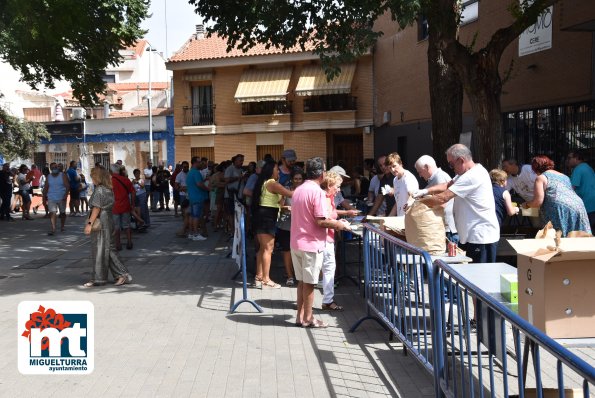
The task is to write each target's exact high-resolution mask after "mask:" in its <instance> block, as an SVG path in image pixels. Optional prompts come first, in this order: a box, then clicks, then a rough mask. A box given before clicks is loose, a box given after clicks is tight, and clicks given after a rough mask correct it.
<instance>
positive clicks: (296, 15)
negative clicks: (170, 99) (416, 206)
mask: <svg viewBox="0 0 595 398" xmlns="http://www.w3.org/2000/svg"><path fill="white" fill-rule="evenodd" d="M556 1H557V0H535V1H532V0H520V2H519V1H518V0H510V3H509V4H510V5H509V10H510V11H511V14H512V16H513V22H512V23H511V24H510V25H509V26H507V27H503V28H501V29H499V30H498V31H497V32H496V33H495V34H494V35H493V36H492V38H491V39H490V40H489V42H488V44H487V45H486V46H485V47H482V48H480V49H477V50H474V49H473V48H472V47H471V46H468V45H465V44H463V43H461V42H460V41H459V36H458V33H459V31H458V26H459V22H460V16H461V11H462V10H461V1H460V0H339V1H328V0H312V1H309V2H301V1H298V2H296V1H289V0H284V1H277V0H250V1H247V2H246V1H244V0H200V1H199V0H190V3H191V4H193V5H195V7H196V12H197V13H198V14H199V15H201V16H202V17H203V18H204V19H205V21H206V22H207V23H212V25H210V26H209V28H208V29H209V32H217V33H218V34H220V35H222V36H224V37H226V38H227V40H228V45H229V47H230V48H231V47H238V48H240V49H245V50H247V49H249V48H250V47H252V46H253V45H255V44H256V43H264V44H267V45H271V46H276V47H281V48H290V47H292V46H294V45H296V44H298V45H300V46H302V48H305V44H306V43H312V44H313V45H314V52H315V53H317V54H318V55H319V56H320V58H321V60H322V63H323V65H324V66H325V68H327V74H328V75H329V76H332V75H333V74H335V73H337V69H338V66H337V65H339V64H340V63H341V62H346V61H351V60H353V59H355V58H357V57H358V56H361V55H363V54H365V53H367V52H368V51H369V49H370V48H371V47H372V46H373V45H374V43H375V41H376V39H377V38H378V37H379V36H380V35H382V32H379V31H375V30H374V27H373V25H374V21H376V20H377V19H378V18H379V17H380V16H382V15H384V14H385V13H388V14H389V15H390V16H391V17H392V19H393V20H394V21H396V22H397V23H398V24H399V25H400V26H401V27H405V26H407V25H410V24H412V23H413V22H414V21H415V20H416V19H417V18H418V17H419V16H421V15H425V16H426V17H427V19H428V24H429V40H428V66H429V83H430V90H429V92H430V103H431V111H432V136H433V137H432V138H433V152H434V155H435V156H440V157H439V160H440V159H442V156H441V155H442V153H443V152H444V149H446V146H448V145H449V144H452V143H453V142H456V141H458V137H459V134H460V132H461V126H462V123H461V110H462V89H463V88H464V91H465V93H466V94H467V95H468V97H469V99H470V101H471V103H472V110H473V116H474V119H475V127H476V128H475V130H474V133H475V142H476V143H477V144H478V145H477V147H476V153H475V155H476V156H475V157H476V158H477V159H478V160H479V161H481V162H482V163H485V164H486V165H487V166H488V167H492V166H494V165H496V164H497V163H499V160H500V157H501V156H502V144H503V139H502V118H501V113H500V94H501V88H502V79H501V77H500V75H499V72H498V65H499V62H500V58H501V56H502V53H503V51H504V49H505V48H506V47H507V46H508V45H509V44H510V43H511V42H512V41H513V40H514V39H515V38H516V37H517V36H518V35H519V34H520V33H521V32H522V31H523V30H525V29H526V28H527V27H529V26H530V25H531V24H532V23H534V22H535V20H536V18H537V16H538V15H539V14H540V13H541V12H542V11H543V10H544V9H545V8H546V7H548V6H549V5H551V4H553V3H555V2H556Z"/></svg>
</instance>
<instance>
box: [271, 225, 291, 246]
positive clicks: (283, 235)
mask: <svg viewBox="0 0 595 398" xmlns="http://www.w3.org/2000/svg"><path fill="white" fill-rule="evenodd" d="M290 237H291V235H290V233H289V231H287V230H284V229H277V235H275V241H276V242H277V243H279V247H280V248H281V251H282V252H288V251H290V250H291V247H290V245H289V239H290Z"/></svg>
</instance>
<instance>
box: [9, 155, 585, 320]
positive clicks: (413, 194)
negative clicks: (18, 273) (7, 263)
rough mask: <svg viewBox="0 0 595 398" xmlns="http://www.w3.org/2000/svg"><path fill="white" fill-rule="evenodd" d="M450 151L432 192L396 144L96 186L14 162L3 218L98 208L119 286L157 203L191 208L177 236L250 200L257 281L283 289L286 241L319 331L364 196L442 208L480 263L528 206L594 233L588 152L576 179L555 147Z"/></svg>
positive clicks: (104, 178)
mask: <svg viewBox="0 0 595 398" xmlns="http://www.w3.org/2000/svg"><path fill="white" fill-rule="evenodd" d="M446 159H447V162H448V165H449V167H450V169H451V170H452V172H453V173H454V177H452V178H451V176H450V175H449V174H448V173H447V172H445V171H444V170H442V169H440V168H439V167H437V165H436V161H435V160H434V159H433V158H432V157H431V156H429V155H424V156H421V157H420V158H419V159H418V160H417V161H416V162H415V164H414V168H415V171H416V172H417V174H418V176H419V177H420V180H422V181H425V182H426V186H425V187H424V188H421V189H420V186H419V183H418V180H417V178H416V177H415V176H414V175H413V173H411V172H410V171H409V170H407V169H405V167H404V165H403V162H402V159H401V157H400V156H399V154H398V153H396V152H393V153H390V154H386V155H384V154H383V155H381V156H378V157H377V158H376V163H375V164H373V162H366V163H365V168H363V167H359V166H358V167H355V168H354V169H353V172H351V173H350V174H351V177H350V176H349V175H348V173H347V172H346V171H345V168H344V167H343V166H342V165H340V164H339V165H335V166H333V167H331V168H330V169H329V170H328V171H327V165H326V164H325V162H324V160H323V159H321V158H318V157H314V158H310V159H308V160H306V161H305V162H298V161H297V160H298V158H297V154H296V151H295V150H292V149H287V150H285V151H284V152H283V154H282V156H281V157H280V158H279V159H278V160H275V159H273V158H272V156H270V155H267V156H266V157H265V158H264V159H262V160H258V161H257V162H251V163H250V164H249V165H248V166H246V167H245V166H244V156H243V155H242V154H237V155H235V156H234V157H232V158H231V159H230V160H228V161H224V162H221V163H219V164H215V163H214V162H212V161H210V160H209V159H207V158H205V157H193V158H192V159H191V160H190V161H189V162H188V161H183V162H180V163H179V164H178V165H176V167H175V169H173V168H172V169H171V170H170V168H171V167H170V168H166V167H165V166H164V165H159V166H153V164H152V162H150V161H149V162H147V165H146V168H137V169H134V171H133V177H132V178H131V179H130V178H128V176H127V174H126V168H125V167H124V166H123V165H122V164H121V162H118V163H115V164H113V165H111V166H110V169H109V170H106V169H105V168H103V167H102V166H101V165H98V164H97V165H96V167H95V168H93V169H92V172H91V181H89V183H88V182H87V181H86V180H85V177H84V176H83V175H82V174H80V173H79V172H78V171H77V167H76V166H77V165H76V162H74V161H73V162H71V163H70V164H69V167H68V168H67V169H66V170H64V166H62V165H60V164H57V163H51V164H50V165H48V167H46V169H47V170H43V171H40V170H39V169H38V168H37V167H36V166H35V165H33V166H32V167H31V169H29V168H28V167H27V166H26V165H21V166H20V167H19V168H18V169H11V168H10V165H9V164H7V163H6V164H4V165H3V166H2V169H1V170H0V199H1V200H2V204H1V206H0V219H3V220H13V219H14V218H13V216H12V215H11V214H14V213H13V211H14V203H15V199H14V198H15V196H17V195H18V203H19V206H20V209H21V212H22V218H23V220H29V219H31V211H33V212H36V211H37V209H38V208H39V207H41V206H43V207H44V208H45V210H46V214H47V217H48V218H49V221H50V230H49V232H48V234H49V235H54V234H56V233H57V231H64V230H65V226H66V210H67V204H68V207H69V209H70V215H71V216H81V215H83V216H84V215H86V216H87V223H86V225H85V230H84V231H85V234H88V235H90V236H91V240H92V256H93V277H92V279H91V280H90V281H89V282H87V283H85V285H84V286H85V287H94V286H102V285H105V284H106V283H107V277H108V273H109V272H110V271H111V273H112V276H113V278H114V283H115V284H116V285H118V286H119V285H123V284H126V283H130V282H131V280H132V278H131V276H130V273H129V272H128V270H127V269H126V267H125V266H124V264H123V263H122V261H121V259H120V257H119V254H118V252H119V251H120V250H122V243H123V241H124V242H125V246H126V248H127V249H132V248H133V241H132V225H135V226H136V229H137V230H139V231H143V230H145V229H146V228H148V227H150V225H151V211H153V212H158V211H166V212H167V211H169V210H170V206H171V207H173V210H174V211H173V216H174V217H178V216H181V228H180V230H179V231H178V232H177V235H178V236H180V237H185V238H188V239H191V240H193V241H205V240H207V239H208V237H209V226H210V228H211V229H212V230H213V231H214V232H217V231H218V230H220V229H222V230H224V231H226V232H227V233H229V234H231V233H232V231H233V230H234V225H233V223H234V203H235V200H240V201H241V202H242V203H244V204H245V205H246V207H247V209H249V211H248V214H247V220H246V221H247V224H246V225H247V226H248V232H249V234H248V235H250V234H252V235H253V236H254V238H255V240H254V242H255V248H256V252H257V255H256V274H255V279H254V286H255V287H257V288H261V289H279V288H280V287H281V284H280V283H277V282H275V281H274V280H273V279H272V278H271V273H270V269H271V260H272V256H273V252H274V251H275V249H276V248H277V249H278V250H279V251H280V252H281V253H282V258H283V264H284V270H285V274H286V279H285V285H286V286H295V285H297V289H298V290H297V292H298V294H297V297H298V298H297V301H298V303H297V315H296V325H298V326H302V327H311V328H320V327H326V324H324V323H323V322H321V321H319V320H317V319H315V318H314V316H313V313H312V304H313V291H314V288H315V287H316V286H317V285H318V284H319V281H321V282H322V283H321V285H322V286H321V287H322V290H323V300H322V309H323V310H329V311H340V310H342V309H343V307H342V306H341V305H340V304H339V303H337V302H336V301H335V297H334V275H335V271H336V261H335V242H336V239H337V238H339V237H340V235H337V234H335V231H343V230H349V229H350V225H349V223H348V222H346V221H345V219H340V217H353V216H355V215H357V214H358V213H359V211H358V210H356V208H355V206H354V205H353V204H352V201H354V202H358V203H361V202H364V203H367V205H368V206H367V208H368V211H366V212H365V213H367V214H368V215H379V216H401V215H404V214H405V212H406V211H407V208H408V206H409V205H410V203H411V199H418V200H420V201H421V202H422V203H424V204H426V205H427V206H429V207H435V206H441V207H443V208H444V225H445V231H446V236H445V239H447V240H448V241H450V242H454V243H457V244H459V245H460V246H461V247H462V248H463V249H464V250H465V251H466V254H467V256H468V257H470V258H471V259H472V260H473V261H474V262H495V261H496V255H497V250H498V242H499V240H500V230H501V227H502V225H503V222H504V219H505V218H506V217H507V216H515V215H516V214H518V213H519V211H520V207H524V208H531V207H536V208H537V207H538V208H539V209H540V210H539V213H540V218H539V219H533V220H532V224H534V225H535V226H543V225H544V224H545V223H546V222H547V221H551V222H552V224H553V226H554V228H555V229H556V230H560V231H562V235H563V236H567V235H568V234H569V233H570V232H571V231H583V232H586V233H591V232H592V231H593V223H594V220H595V173H594V172H593V169H592V168H591V167H590V166H589V165H588V164H587V162H586V159H585V155H584V154H583V153H582V152H580V151H575V152H571V153H570V154H569V156H568V166H570V167H571V168H572V169H573V171H572V175H571V176H570V178H569V177H568V176H566V175H564V174H562V173H560V172H558V171H556V170H555V164H554V162H553V161H552V160H551V159H549V158H548V157H547V156H543V155H540V156H535V157H534V158H533V159H532V160H531V163H530V164H524V165H523V164H518V163H517V161H516V160H514V159H506V160H505V161H503V162H502V165H501V168H500V169H494V170H491V171H489V172H488V170H486V168H485V167H483V166H482V165H481V164H479V163H476V162H475V161H474V160H473V156H472V153H471V151H470V150H469V148H467V147H466V146H464V145H462V144H455V145H453V146H451V147H450V148H449V149H448V150H447V151H446ZM366 172H367V173H368V175H367V176H366V175H365V173H366ZM15 188H16V189H15ZM170 191H171V194H172V195H171V197H170ZM34 192H38V195H39V197H40V199H39V201H40V203H38V204H35V203H32V199H31V195H32V194H33V193H34ZM89 195H90V197H89V199H87V197H88V196H89ZM346 197H347V198H346ZM68 199H69V200H68ZM513 202H514V203H513ZM519 205H520V206H519ZM58 218H59V219H60V222H59V223H58ZM131 221H132V222H133V224H131ZM122 235H124V236H122ZM124 238H125V239H124Z"/></svg>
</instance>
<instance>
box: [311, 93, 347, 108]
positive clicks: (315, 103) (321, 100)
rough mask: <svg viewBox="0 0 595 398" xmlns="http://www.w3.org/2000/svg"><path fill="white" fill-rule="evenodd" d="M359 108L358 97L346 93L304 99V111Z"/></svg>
mask: <svg viewBox="0 0 595 398" xmlns="http://www.w3.org/2000/svg"><path fill="white" fill-rule="evenodd" d="M355 110H357V98H356V97H352V96H349V95H345V94H334V95H319V96H315V97H309V98H305V99H304V112H332V111H355Z"/></svg>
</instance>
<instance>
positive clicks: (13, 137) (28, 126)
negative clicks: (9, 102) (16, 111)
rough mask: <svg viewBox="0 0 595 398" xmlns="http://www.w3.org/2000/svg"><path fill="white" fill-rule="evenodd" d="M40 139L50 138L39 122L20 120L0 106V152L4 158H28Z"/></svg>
mask: <svg viewBox="0 0 595 398" xmlns="http://www.w3.org/2000/svg"><path fill="white" fill-rule="evenodd" d="M41 139H46V140H49V139H50V133H48V131H47V129H46V128H45V126H44V125H43V124H41V123H36V122H30V121H27V120H22V119H19V118H17V117H14V116H12V115H10V114H9V113H8V112H6V111H5V110H4V109H3V108H2V107H0V154H2V156H4V157H5V158H6V159H16V158H21V159H28V158H30V157H31V155H32V154H33V152H34V151H35V148H37V145H38V144H39V141H40V140H41Z"/></svg>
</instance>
